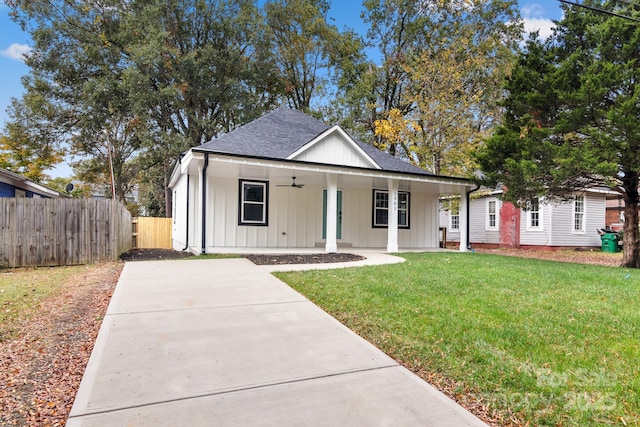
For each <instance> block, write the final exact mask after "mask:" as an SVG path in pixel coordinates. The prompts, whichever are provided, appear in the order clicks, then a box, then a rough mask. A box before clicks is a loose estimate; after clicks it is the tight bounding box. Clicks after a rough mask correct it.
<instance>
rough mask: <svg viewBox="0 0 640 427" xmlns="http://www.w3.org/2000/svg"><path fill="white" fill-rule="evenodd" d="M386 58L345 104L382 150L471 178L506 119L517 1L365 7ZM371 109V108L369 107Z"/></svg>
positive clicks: (382, 0)
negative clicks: (503, 84)
mask: <svg viewBox="0 0 640 427" xmlns="http://www.w3.org/2000/svg"><path fill="white" fill-rule="evenodd" d="M365 7H366V10H365V12H364V17H365V20H366V21H367V22H369V23H370V29H369V32H368V37H369V39H370V40H374V42H375V43H376V44H377V47H378V49H379V50H380V53H381V55H382V64H381V65H380V66H377V65H375V64H370V66H369V67H368V68H367V69H366V72H365V73H364V77H363V79H362V84H361V85H356V86H354V87H353V88H352V89H351V91H350V93H347V94H346V98H347V99H350V100H351V101H353V100H354V98H355V97H356V96H354V95H355V94H357V96H359V97H360V99H361V100H362V101H360V102H361V103H360V104H357V103H356V105H359V106H358V107H357V108H358V109H357V113H356V114H360V115H362V117H364V120H365V125H366V126H368V128H369V131H370V133H371V134H372V135H373V138H372V139H373V140H374V141H375V144H376V145H377V146H378V147H379V148H380V149H382V150H385V151H388V152H389V153H391V154H393V155H398V156H401V157H405V158H406V159H407V160H408V161H410V162H412V163H414V164H416V165H418V166H420V167H423V168H425V169H427V170H430V171H432V172H434V173H445V174H457V175H467V174H470V173H471V172H472V171H473V169H474V167H475V165H474V160H473V158H472V156H470V155H469V153H470V152H471V151H472V150H473V149H474V148H475V147H476V146H477V145H478V144H479V143H480V141H482V138H483V136H485V134H486V132H487V131H488V129H490V128H491V127H492V126H493V125H494V123H495V121H496V118H498V117H499V111H500V109H499V106H498V102H499V100H500V99H501V96H502V92H501V90H500V85H499V84H495V83H496V82H499V81H501V80H502V79H503V78H504V76H505V75H506V74H507V73H508V72H509V69H510V66H511V64H512V61H513V58H514V51H515V49H516V47H517V44H516V43H517V41H518V40H519V38H520V35H521V30H522V28H521V26H520V24H519V19H518V16H519V15H518V12H517V5H516V3H515V2H513V1H496V2H485V1H471V2H469V1H453V2H451V1H448V2H445V1H440V0H431V1H426V2H425V1H409V2H404V1H396V0H369V1H367V2H365ZM363 103H364V105H363Z"/></svg>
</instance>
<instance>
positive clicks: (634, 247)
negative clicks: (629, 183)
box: [622, 185, 640, 268]
mask: <svg viewBox="0 0 640 427" xmlns="http://www.w3.org/2000/svg"><path fill="white" fill-rule="evenodd" d="M638 219H639V217H638V188H637V185H636V186H635V188H631V189H629V192H627V193H626V194H625V195H624V227H623V230H624V240H623V244H622V250H623V251H624V255H623V258H622V266H623V267H629V268H640V232H639V230H638Z"/></svg>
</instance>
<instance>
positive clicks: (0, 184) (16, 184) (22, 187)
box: [0, 169, 70, 198]
mask: <svg viewBox="0 0 640 427" xmlns="http://www.w3.org/2000/svg"><path fill="white" fill-rule="evenodd" d="M0 197H27V198H32V197H35V198H38V197H43V198H60V197H70V196H69V195H68V194H65V193H61V192H59V191H56V190H53V189H51V188H49V187H45V186H44V185H42V184H38V183H36V182H33V181H31V180H29V179H27V178H25V177H24V176H22V175H18V174H17V173H13V172H11V171H8V170H6V169H0Z"/></svg>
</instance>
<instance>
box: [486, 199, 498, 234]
mask: <svg viewBox="0 0 640 427" xmlns="http://www.w3.org/2000/svg"><path fill="white" fill-rule="evenodd" d="M491 203H495V207H496V210H495V212H494V215H495V219H494V225H491V215H490V212H489V208H490V206H491ZM486 206H487V212H486V216H485V220H486V221H485V230H487V231H498V230H499V229H500V204H499V200H498V198H496V197H489V198H488V199H487V204H486Z"/></svg>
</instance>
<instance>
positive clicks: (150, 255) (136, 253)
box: [120, 248, 194, 261]
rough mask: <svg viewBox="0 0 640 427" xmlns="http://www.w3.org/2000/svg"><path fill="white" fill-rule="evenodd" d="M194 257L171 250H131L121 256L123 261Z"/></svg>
mask: <svg viewBox="0 0 640 427" xmlns="http://www.w3.org/2000/svg"><path fill="white" fill-rule="evenodd" d="M193 256H194V255H193V254H192V253H191V252H189V251H174V250H173V249H139V248H135V249H131V250H129V251H127V252H125V253H123V254H122V255H120V259H121V260H123V261H154V260H156V261H157V260H163V259H181V258H190V257H193Z"/></svg>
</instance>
